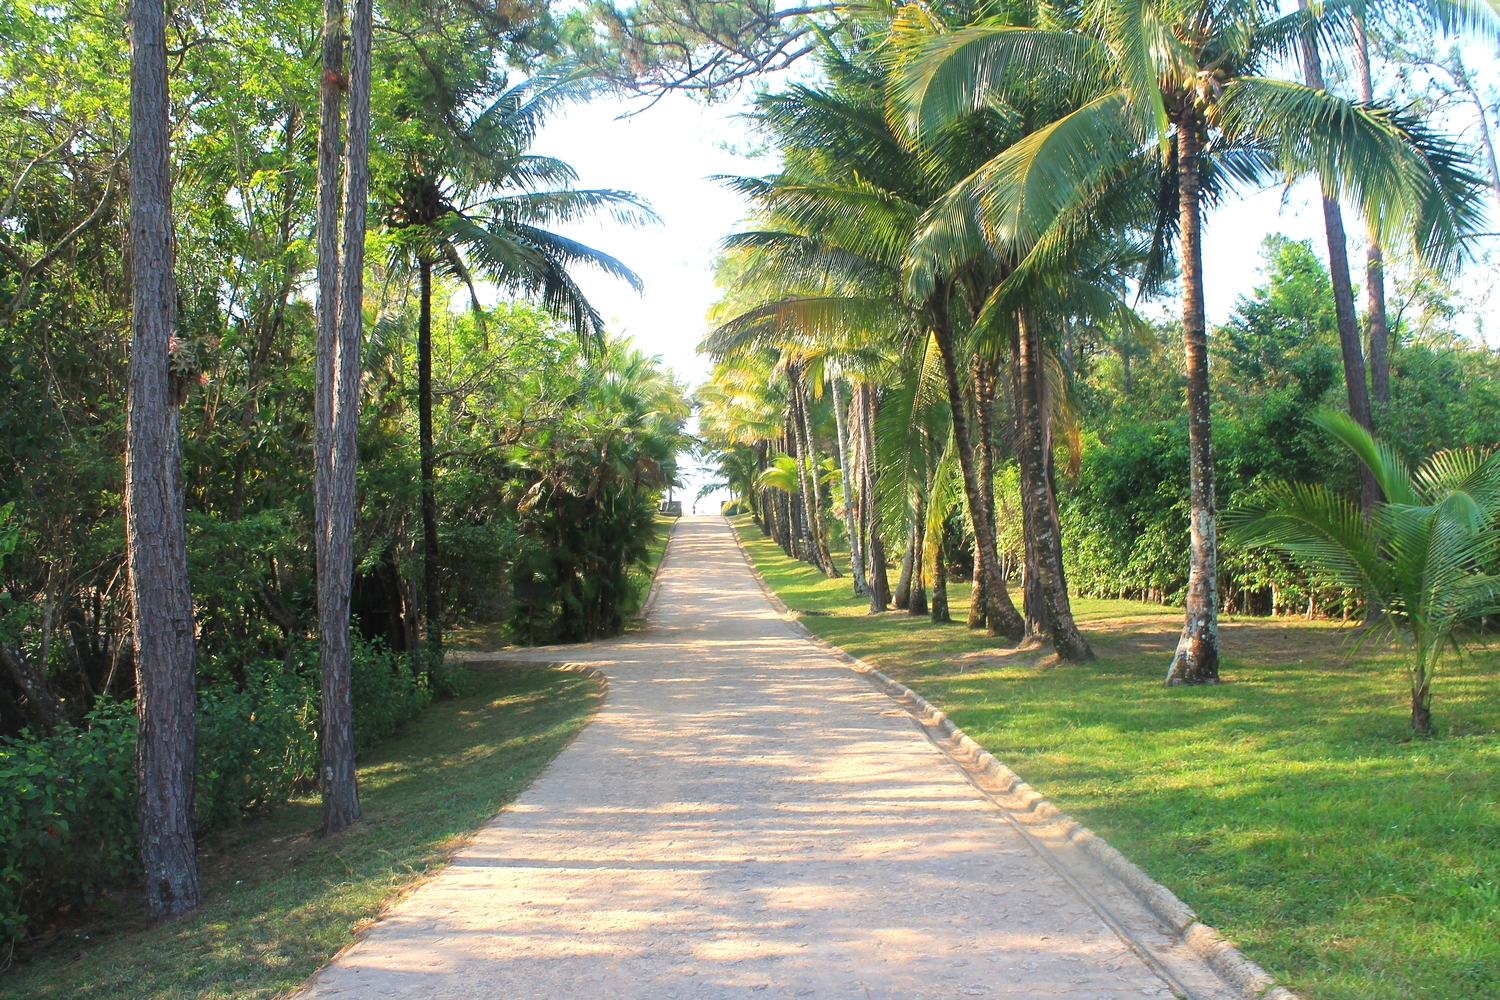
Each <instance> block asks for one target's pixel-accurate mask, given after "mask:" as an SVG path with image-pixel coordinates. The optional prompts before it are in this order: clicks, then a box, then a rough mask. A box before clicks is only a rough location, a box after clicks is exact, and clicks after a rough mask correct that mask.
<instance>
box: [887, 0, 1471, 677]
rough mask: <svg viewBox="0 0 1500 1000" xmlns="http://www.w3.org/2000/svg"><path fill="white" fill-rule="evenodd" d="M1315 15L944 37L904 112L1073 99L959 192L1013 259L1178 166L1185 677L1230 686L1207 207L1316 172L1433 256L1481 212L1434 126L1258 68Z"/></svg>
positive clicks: (1179, 672) (1196, 9)
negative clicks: (1137, 174) (1137, 172)
mask: <svg viewBox="0 0 1500 1000" xmlns="http://www.w3.org/2000/svg"><path fill="white" fill-rule="evenodd" d="M1312 18H1313V15H1311V14H1309V13H1306V12H1296V13H1292V14H1288V15H1285V16H1280V17H1278V16H1276V12H1275V11H1274V10H1273V9H1272V8H1270V7H1266V6H1261V5H1245V4H1240V3H1235V2H1228V0H1149V2H1147V3H1144V4H1142V3H1132V2H1125V0H1100V2H1099V3H1098V4H1096V5H1094V6H1093V7H1091V9H1090V12H1089V16H1088V17H1086V18H1084V19H1082V20H1081V21H1080V22H1079V27H1077V28H1076V29H1071V30H1069V29H1067V28H1061V29H1059V28H1034V27H1030V26H1017V27H1011V26H1004V25H984V26H976V27H968V28H962V29H959V30H957V31H952V32H940V33H937V34H935V36H933V37H932V38H930V39H929V40H928V41H926V42H924V43H923V44H921V45H920V46H917V47H916V50H915V53H914V55H913V57H911V58H908V59H905V60H903V62H902V63H901V66H900V69H899V72H898V76H897V85H896V87H895V88H894V94H893V96H894V99H895V108H896V110H897V112H898V113H899V114H900V115H901V116H902V117H903V119H904V121H905V125H906V128H907V129H908V131H910V132H911V133H913V134H918V135H922V134H929V135H931V134H938V133H940V132H941V131H942V130H943V129H944V128H947V127H948V126H949V125H950V124H951V123H952V122H953V121H955V120H956V119H958V118H960V117H962V116H963V115H967V114H972V113H973V112H974V111H975V110H980V109H983V108H986V107H988V106H989V105H990V102H991V101H992V100H994V99H996V98H1000V99H1005V98H1007V97H1009V96H1011V95H1023V94H1024V93H1025V91H1026V89H1027V88H1031V87H1034V86H1036V84H1037V82H1038V81H1039V80H1047V81H1050V84H1049V85H1050V86H1052V87H1054V88H1057V89H1060V90H1064V91H1067V92H1070V93H1071V95H1072V96H1073V97H1074V101H1073V104H1074V106H1075V110H1072V111H1068V112H1067V113H1066V114H1063V115H1061V116H1060V117H1058V118H1057V119H1056V120H1054V121H1052V122H1051V123H1049V124H1047V125H1045V126H1043V127H1041V128H1039V129H1037V130H1036V131H1035V132H1033V133H1032V134H1031V135H1029V136H1028V137H1027V138H1026V139H1025V140H1024V141H1022V142H1018V143H1016V144H1015V145H1013V146H1011V147H1009V148H1007V149H1006V150H1005V151H1004V152H1002V153H1000V154H999V155H998V156H996V157H994V158H993V159H991V160H990V161H989V162H988V163H986V164H984V165H983V166H981V167H980V168H979V169H977V170H975V171H974V172H973V173H972V174H970V175H969V177H968V178H966V179H965V180H964V182H963V183H962V184H961V185H959V186H958V187H956V188H955V189H954V190H953V191H952V192H950V193H949V194H948V195H945V196H944V197H945V199H951V200H954V201H956V202H959V203H961V204H962V205H963V206H965V208H964V210H965V211H966V212H969V213H970V214H971V215H972V216H973V217H975V218H977V219H978V220H979V222H978V226H979V228H980V229H981V230H982V231H983V232H984V234H985V237H986V239H987V241H988V242H990V243H991V244H992V245H994V246H995V247H996V248H997V249H998V250H1000V251H1001V252H1002V254H1005V255H1010V254H1014V253H1016V252H1022V253H1029V252H1030V251H1031V250H1032V248H1034V247H1036V246H1038V245H1039V244H1040V243H1041V241H1042V240H1043V237H1044V236H1045V235H1046V234H1047V233H1048V232H1050V231H1055V229H1054V227H1056V226H1057V224H1058V222H1059V220H1061V219H1064V218H1066V217H1067V216H1068V215H1070V214H1071V213H1074V212H1077V211H1079V210H1080V209H1081V208H1084V207H1086V206H1089V205H1092V204H1095V203H1097V202H1098V200H1099V199H1100V198H1101V197H1102V196H1103V194H1104V193H1105V192H1107V191H1108V190H1109V189H1110V187H1111V185H1112V183H1114V182H1115V181H1116V180H1117V179H1118V178H1120V177H1121V176H1124V175H1129V174H1130V173H1131V172H1132V163H1133V161H1135V160H1136V159H1137V158H1138V157H1140V156H1142V154H1143V151H1149V152H1150V154H1151V157H1152V159H1153V160H1155V161H1156V163H1157V164H1158V167H1159V169H1161V171H1162V184H1161V186H1160V192H1161V194H1160V197H1161V202H1160V204H1159V209H1160V212H1161V217H1162V219H1163V221H1164V222H1166V223H1167V226H1166V227H1164V228H1166V229H1168V230H1170V228H1175V229H1176V234H1177V237H1178V241H1179V244H1180V249H1179V260H1180V267H1181V277H1182V335H1183V342H1184V346H1185V355H1186V374H1187V412H1188V440H1189V457H1190V469H1191V472H1190V490H1189V495H1190V508H1191V512H1190V542H1191V544H1190V557H1189V574H1188V588H1187V594H1186V600H1185V605H1186V607H1185V612H1186V613H1185V621H1184V624H1183V632H1182V637H1181V640H1180V641H1179V642H1178V646H1177V651H1176V654H1175V655H1174V657H1173V659H1172V663H1171V665H1170V666H1169V668H1168V671H1167V682H1168V683H1169V684H1174V683H1189V684H1200V683H1214V682H1217V680H1218V670H1219V666H1218V664H1219V651H1218V594H1217V576H1218V544H1217V538H1216V527H1215V523H1216V519H1217V510H1216V503H1215V491H1214V449H1213V436H1212V429H1211V427H1212V424H1211V415H1210V393H1209V371H1208V340H1207V328H1206V323H1205V317H1204V305H1203V296H1204V289H1203V251H1202V216H1203V211H1204V206H1205V204H1206V203H1208V200H1209V199H1210V197H1211V196H1212V195H1213V194H1214V192H1215V191H1216V190H1218V189H1219V188H1220V187H1221V186H1222V185H1224V184H1225V183H1227V182H1229V181H1240V182H1250V183H1256V182H1259V181H1261V180H1263V179H1265V178H1268V177H1269V176H1271V175H1273V174H1277V173H1279V174H1281V175H1283V176H1287V175H1290V176H1302V175H1306V174H1310V173H1311V174H1317V175H1318V176H1319V177H1321V178H1322V179H1323V182H1324V184H1325V185H1327V186H1329V188H1330V190H1331V191H1332V193H1334V194H1338V195H1345V194H1347V195H1348V196H1350V197H1351V198H1352V200H1354V201H1355V202H1357V203H1358V204H1359V205H1360V206H1361V207H1362V209H1363V210H1364V211H1365V213H1366V217H1367V218H1374V219H1379V220H1381V222H1382V225H1383V226H1385V227H1386V228H1387V229H1389V230H1391V231H1396V230H1404V231H1405V232H1407V233H1409V234H1412V235H1413V236H1414V237H1415V242H1416V243H1417V245H1418V248H1419V249H1420V250H1421V251H1422V252H1424V253H1427V254H1429V255H1437V256H1441V255H1442V254H1444V253H1445V252H1446V251H1447V250H1448V248H1451V247H1452V246H1453V245H1454V244H1455V242H1456V239H1457V235H1458V233H1459V232H1461V231H1462V230H1463V229H1465V228H1466V227H1468V226H1470V225H1471V224H1472V222H1473V209H1472V207H1471V204H1470V198H1469V192H1470V191H1471V190H1472V186H1473V178H1472V177H1470V176H1469V175H1468V174H1467V172H1466V171H1465V170H1463V169H1462V167H1461V165H1460V164H1459V163H1458V162H1457V159H1456V157H1455V155H1454V153H1453V151H1452V149H1451V147H1450V146H1448V145H1447V144H1446V143H1444V142H1442V141H1439V140H1437V139H1435V138H1434V137H1432V136H1431V135H1429V134H1428V133H1427V132H1426V131H1425V130H1424V129H1423V128H1422V127H1421V125H1420V123H1417V122H1415V121H1412V120H1410V119H1408V118H1405V117H1403V116H1401V115H1398V114H1396V113H1395V112H1393V111H1391V110H1390V109H1386V108H1380V107H1367V106H1364V105H1358V104H1353V103H1351V102H1348V101H1344V100H1341V99H1339V98H1337V97H1334V96H1333V95H1331V94H1328V93H1327V92H1326V91H1321V90H1316V89H1314V88H1311V87H1306V86H1303V85H1298V84H1292V83H1287V82H1285V81H1281V80H1275V79H1270V78H1267V77H1264V76H1261V75H1259V71H1260V69H1261V68H1262V67H1263V66H1264V65H1266V64H1268V63H1271V62H1274V61H1276V60H1277V59H1279V58H1281V57H1282V55H1283V54H1284V53H1285V52H1286V50H1287V48H1288V45H1289V44H1294V43H1295V41H1296V40H1297V39H1298V38H1300V37H1301V34H1302V32H1303V31H1304V30H1305V29H1306V28H1307V26H1308V22H1309V20H1310V19H1312ZM1153 138H1154V139H1155V140H1156V141H1155V142H1154V143H1153V142H1152V141H1151V140H1152V139H1153ZM1173 223H1175V226H1174V225H1173Z"/></svg>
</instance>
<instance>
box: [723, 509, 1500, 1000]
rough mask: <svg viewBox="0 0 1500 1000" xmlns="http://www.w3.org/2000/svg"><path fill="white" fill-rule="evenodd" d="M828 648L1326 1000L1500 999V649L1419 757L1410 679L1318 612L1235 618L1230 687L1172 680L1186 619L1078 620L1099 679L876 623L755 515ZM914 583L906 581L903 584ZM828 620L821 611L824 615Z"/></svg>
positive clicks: (763, 552)
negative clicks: (854, 661) (910, 700)
mask: <svg viewBox="0 0 1500 1000" xmlns="http://www.w3.org/2000/svg"><path fill="white" fill-rule="evenodd" d="M734 520H735V524H736V527H737V529H738V530H739V532H740V537H741V538H742V539H743V540H744V541H745V543H746V545H747V547H748V548H749V550H750V552H751V555H752V557H753V558H754V559H755V562H756V565H757V566H758V567H759V568H760V571H761V573H762V574H763V575H764V576H765V578H766V582H767V583H768V584H769V585H770V586H771V587H772V588H773V589H774V590H775V591H776V592H777V594H779V595H780V597H781V598H782V600H783V601H785V602H786V603H787V605H788V606H789V607H790V608H792V609H793V610H795V611H799V612H803V613H804V614H803V616H802V623H803V624H804V625H806V626H807V627H808V628H809V629H811V630H812V631H813V632H815V633H816V634H818V635H819V636H821V637H823V638H824V639H827V640H828V641H829V642H832V643H834V644H836V645H838V646H840V647H842V648H844V649H845V650H847V651H849V652H850V653H853V654H854V655H856V656H859V657H862V658H864V659H866V660H868V661H870V662H871V663H873V664H875V665H876V666H878V667H879V668H880V669H881V670H883V671H885V672H886V673H887V674H889V675H891V676H892V677H895V678H897V679H898V680H900V681H902V682H903V683H906V684H908V685H910V686H911V687H912V688H913V689H915V690H916V691H918V692H920V693H921V694H922V695H923V696H924V697H926V698H927V699H928V700H930V701H932V702H933V703H934V704H935V705H937V706H938V707H939V708H941V709H942V710H943V711H945V712H947V713H948V714H949V715H950V716H951V717H952V718H953V721H954V723H955V724H957V725H959V726H961V727H963V729H964V730H965V731H966V732H968V733H969V735H970V736H972V737H973V738H974V739H976V740H977V741H979V743H981V744H982V745H983V746H984V747H985V748H986V749H988V750H989V751H990V752H992V753H994V754H995V755H996V756H997V757H999V758H1000V759H1001V760H1003V761H1004V762H1005V763H1006V764H1008V765H1010V766H1011V767H1012V768H1014V769H1015V770H1016V771H1017V772H1018V773H1019V774H1020V775H1021V776H1022V777H1024V778H1025V779H1026V780H1027V781H1029V782H1031V784H1032V785H1034V786H1035V787H1036V788H1037V789H1038V790H1039V791H1041V792H1042V793H1043V794H1045V795H1047V796H1049V797H1050V798H1051V799H1052V800H1053V801H1054V802H1055V803H1056V804H1057V805H1058V807H1059V808H1062V809H1064V810H1066V811H1067V812H1069V813H1072V814H1073V815H1074V816H1076V817H1077V818H1078V819H1079V820H1080V821H1081V822H1083V823H1085V824H1086V825H1088V826H1089V827H1090V828H1092V829H1093V830H1095V831H1096V832H1097V833H1099V834H1100V835H1102V836H1104V837H1105V838H1106V839H1108V840H1109V842H1110V843H1111V844H1113V845H1114V846H1115V847H1117V848H1119V849H1120V850H1121V851H1122V852H1123V853H1124V854H1125V855H1126V856H1127V857H1129V858H1130V859H1131V860H1132V861H1134V862H1136V863H1137V864H1139V865H1140V866H1141V867H1142V868H1144V869H1145V870H1146V871H1147V872H1148V873H1149V874H1150V875H1151V876H1152V877H1153V878H1155V879H1157V880H1158V881H1160V882H1162V883H1163V884H1165V885H1166V886H1168V887H1169V888H1171V889H1172V890H1173V891H1174V892H1176V893H1177V894H1178V895H1179V896H1181V897H1182V898H1183V900H1184V901H1186V902H1187V903H1188V904H1189V905H1190V906H1192V907H1194V908H1195V909H1196V910H1197V911H1198V913H1199V915H1200V917H1201V919H1202V920H1203V921H1204V922H1205V923H1207V924H1209V925H1210V926H1214V927H1217V928H1218V929H1219V930H1220V931H1221V932H1223V933H1224V934H1225V935H1226V936H1228V937H1230V938H1231V939H1233V940H1234V941H1236V943H1238V944H1239V945H1240V947H1241V948H1242V949H1243V950H1244V951H1245V953H1246V954H1247V955H1248V956H1249V957H1251V958H1253V959H1254V960H1256V961H1257V962H1260V963H1261V964H1263V965H1265V966H1266V967H1267V968H1268V969H1269V970H1271V972H1272V974H1273V975H1275V976H1276V977H1277V979H1278V980H1280V981H1281V982H1282V983H1283V984H1285V985H1287V986H1288V987H1289V988H1291V989H1293V990H1294V991H1296V992H1298V993H1299V994H1301V995H1302V996H1303V997H1305V998H1307V1000H1406V998H1418V997H1420V998H1434V1000H1478V998H1492V997H1500V697H1497V695H1500V644H1495V643H1490V644H1488V645H1486V646H1482V647H1480V648H1477V649H1475V650H1473V651H1471V652H1470V653H1469V654H1467V655H1466V656H1465V657H1464V658H1463V659H1462V660H1461V661H1453V660H1450V663H1449V666H1448V669H1447V672H1446V673H1445V674H1442V675H1440V676H1439V679H1438V681H1437V686H1436V698H1435V702H1434V708H1435V713H1436V719H1437V722H1438V727H1439V733H1440V735H1439V737H1438V738H1434V739H1420V740H1414V739H1412V737H1411V734H1410V730H1409V729H1408V728H1407V705H1406V699H1407V693H1406V690H1407V689H1406V681H1405V676H1404V674H1403V673H1402V667H1401V664H1400V662H1399V661H1398V660H1397V659H1396V658H1395V657H1394V656H1393V655H1391V654H1390V653H1389V652H1388V651H1385V650H1379V649H1372V648H1368V647H1366V648H1361V649H1356V648H1355V646H1354V645H1353V644H1352V643H1351V642H1350V634H1351V630H1346V629H1341V628H1340V627H1338V626H1337V625H1334V624H1329V623H1327V622H1306V621H1303V620H1301V619H1256V618H1238V619H1226V620H1225V621H1224V622H1223V624H1222V627H1221V641H1222V645H1223V650H1224V662H1223V675H1224V678H1225V680H1226V681H1227V683H1225V684H1222V685H1219V686H1217V687H1213V688H1174V689H1165V688H1163V687H1162V686H1161V681H1162V677H1163V676H1164V675H1165V673H1166V668H1167V664H1168V661H1169V660H1170V659H1171V655H1172V650H1173V648H1174V647H1175V645H1176V638H1177V635H1178V633H1180V631H1181V628H1182V619H1181V616H1180V614H1173V613H1164V611H1163V609H1162V608H1160V607H1159V606H1155V605H1147V604H1137V603H1133V602H1127V601H1093V600H1079V601H1077V602H1075V603H1074V610H1075V613H1076V615H1077V617H1078V619H1079V623H1080V626H1081V627H1082V629H1083V631H1084V634H1085V635H1086V636H1087V637H1088V639H1089V641H1090V642H1091V643H1092V644H1093V646H1094V649H1095V651H1096V652H1097V653H1098V654H1099V661H1098V662H1097V663H1093V664H1088V665H1083V666H1070V665H1049V664H1048V662H1047V661H1048V658H1046V657H1044V656H1042V655H1041V654H1040V653H1038V652H1035V651H1033V652H1025V651H1014V650H1009V649H1007V648H1005V647H1004V646H1002V645H997V644H996V641H995V640H990V639H987V638H986V637H985V636H984V635H983V634H982V633H971V632H969V631H968V630H967V629H965V628H964V626H963V624H962V622H963V620H964V618H965V616H966V615H967V611H968V587H967V585H962V584H961V585H955V586H952V587H950V600H951V602H952V606H953V608H952V615H953V618H954V620H955V622H956V624H952V625H934V624H932V623H930V622H929V621H928V620H927V619H926V618H915V619H914V618H911V617H908V616H907V615H905V614H904V613H901V612H893V613H889V614H884V615H873V616H872V615H868V614H867V613H866V610H867V607H868V605H867V604H866V603H865V602H864V601H862V600H860V601H856V600H855V599H854V597H853V594H852V587H851V585H850V581H849V579H848V577H847V576H846V577H845V578H843V579H840V580H828V579H825V578H824V577H823V576H822V575H821V574H820V573H818V572H817V571H816V570H814V569H813V568H812V567H810V566H808V565H806V564H805V563H801V562H797V561H795V560H792V559H788V558H787V557H786V556H785V555H783V554H782V552H781V550H780V549H779V548H777V547H776V545H775V544H774V543H772V542H771V541H770V540H769V539H767V538H765V537H763V536H762V535H761V533H760V531H759V529H757V528H756V527H755V526H754V525H753V523H751V521H750V519H749V518H748V517H740V518H735V519H734ZM892 582H894V580H893V581H892ZM807 612H811V614H806V613H807Z"/></svg>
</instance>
